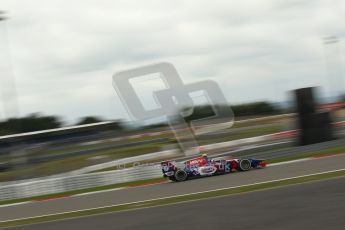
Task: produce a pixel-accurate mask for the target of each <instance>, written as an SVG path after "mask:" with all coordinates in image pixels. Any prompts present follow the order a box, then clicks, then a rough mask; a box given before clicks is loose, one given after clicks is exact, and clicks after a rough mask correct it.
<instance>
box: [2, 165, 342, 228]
mask: <svg viewBox="0 0 345 230" xmlns="http://www.w3.org/2000/svg"><path fill="white" fill-rule="evenodd" d="M343 176H345V170H341V171H336V172H329V173H323V174H318V175H311V176H304V177H299V178H292V179H283V180H279V181H274V182H267V183H261V184H256V185H248V186H242V187H237V188H228V189H221V190H216V191H209V192H203V193H197V194H190V195H182V196H176V197H171V198H162V199H155V200H150V201H141V202H135V203H131V204H124V205H114V206H109V207H104V208H96V209H89V210H83V211H75V212H69V213H64V214H53V215H47V216H41V217H33V218H27V219H22V220H15V221H6V222H2V223H0V227H10V226H17V225H25V224H34V223H40V222H47V221H53V220H61V219H67V218H76V217H81V216H90V215H96V214H102V213H111V212H119V211H125V210H133V209H138V208H148V207H155V206H161V205H169V204H176V203H181V202H190V201H195V200H202V199H207V198H211V197H221V196H228V195H233V194H238V193H244V192H252V191H257V190H264V189H271V188H276V187H281V186H287V185H293V184H300V183H306V182H312V181H318V180H325V179H330V178H335V177H343Z"/></svg>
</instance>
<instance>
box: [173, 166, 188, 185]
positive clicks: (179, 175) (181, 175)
mask: <svg viewBox="0 0 345 230" xmlns="http://www.w3.org/2000/svg"><path fill="white" fill-rule="evenodd" d="M174 177H175V180H176V181H179V182H180V181H185V180H187V178H188V175H187V173H186V171H184V170H181V169H179V170H177V171H176V172H175V174H174Z"/></svg>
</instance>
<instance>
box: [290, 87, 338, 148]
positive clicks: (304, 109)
mask: <svg viewBox="0 0 345 230" xmlns="http://www.w3.org/2000/svg"><path fill="white" fill-rule="evenodd" d="M295 97H296V102H297V103H296V105H297V114H298V126H299V129H300V132H301V133H300V136H299V145H309V144H315V143H320V142H325V141H330V140H334V136H333V131H332V124H331V118H330V113H329V111H318V110H317V104H316V102H315V99H314V88H311V87H310V88H301V89H297V90H295Z"/></svg>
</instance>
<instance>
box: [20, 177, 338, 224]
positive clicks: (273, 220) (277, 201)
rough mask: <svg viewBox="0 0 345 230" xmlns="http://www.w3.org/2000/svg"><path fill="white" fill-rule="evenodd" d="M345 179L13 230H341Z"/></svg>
mask: <svg viewBox="0 0 345 230" xmlns="http://www.w3.org/2000/svg"><path fill="white" fill-rule="evenodd" d="M344 193H345V177H342V178H338V179H332V180H327V181H321V182H313V183H306V184H300V185H293V186H287V187H282V188H276V189H270V190H264V191H257V192H251V193H244V194H239V195H232V196H225V197H220V198H213V199H207V200H201V201H193V202H187V203H180V204H174V205H167V206H160V207H154V208H146V209H138V210H134V211H126V212H118V213H110V214H103V215H96V216H89V217H82V218H77V219H70V220H62V221H55V222H47V223H41V224H35V225H27V226H22V227H16V228H13V229H14V230H60V229H83V230H91V229H92V230H93V229H103V230H108V229H109V230H110V229H144V230H145V229H147V230H155V229H157V230H158V229H159V230H161V229H164V230H169V229H174V230H175V229H232V230H236V229H241V230H242V229H259V230H260V229H265V230H271V229H272V230H276V229H280V230H284V229H286V230H287V229H295V230H296V229H297V230H298V229H301V230H302V229H303V230H309V229H312V230H315V229H327V230H336V229H339V230H341V229H344V226H345V218H344V210H345V196H344Z"/></svg>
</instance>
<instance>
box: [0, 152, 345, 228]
mask: <svg viewBox="0 0 345 230" xmlns="http://www.w3.org/2000/svg"><path fill="white" fill-rule="evenodd" d="M344 168H345V154H342V155H338V156H332V157H325V158H319V159H315V160H309V161H303V162H295V163H291V164H283V165H277V166H272V167H268V168H265V169H257V170H251V171H248V172H235V173H232V174H227V175H222V176H214V177H207V178H201V179H195V180H190V181H186V182H181V183H165V184H158V185H151V186H143V187H134V188H126V189H120V190H113V191H107V192H104V191H103V192H99V193H93V194H86V195H81V196H73V197H67V198H62V199H55V200H49V201H40V202H32V203H26V204H19V205H14V206H2V207H1V206H0V221H5V220H13V219H18V218H27V217H34V216H39V215H47V214H54V213H61V212H69V211H77V210H81V209H89V208H97V207H102V206H109V205H116V204H123V203H128V202H135V201H143V200H148V199H155V198H163V197H168V196H175V195H182V194H188V193H194V192H202V191H207V190H213V189H219V188H226V187H232V186H239V185H246V184H251V183H258V182H265V181H270V180H276V179H282V178H288V177H295V176H302V175H306V174H312V173H319V172H325V171H329V170H337V169H344Z"/></svg>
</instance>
